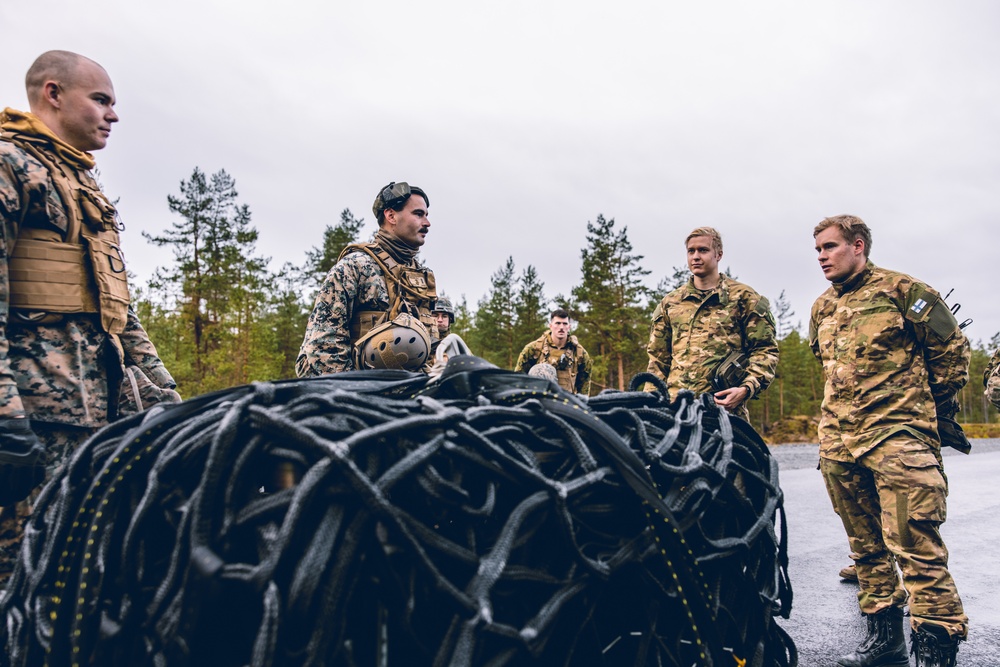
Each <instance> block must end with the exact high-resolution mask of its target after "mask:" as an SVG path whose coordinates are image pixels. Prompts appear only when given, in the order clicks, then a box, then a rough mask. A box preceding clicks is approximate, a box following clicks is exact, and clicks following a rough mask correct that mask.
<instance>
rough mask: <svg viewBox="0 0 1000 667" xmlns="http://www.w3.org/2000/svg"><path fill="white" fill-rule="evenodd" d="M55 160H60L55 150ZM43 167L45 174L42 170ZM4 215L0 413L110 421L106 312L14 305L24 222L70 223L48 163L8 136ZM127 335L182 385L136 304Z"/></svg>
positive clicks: (162, 378) (0, 180) (0, 155)
mask: <svg viewBox="0 0 1000 667" xmlns="http://www.w3.org/2000/svg"><path fill="white" fill-rule="evenodd" d="M52 159H53V160H56V161H58V158H56V157H55V155H52ZM66 168H67V169H72V168H73V167H71V166H70V165H66ZM40 173H44V174H45V175H46V176H45V179H40V178H38V177H37V176H38V174H40ZM86 177H87V178H89V176H86ZM0 222H2V225H0V226H2V230H0V234H2V236H0V418H4V419H6V418H11V417H19V416H22V415H26V416H27V417H29V418H31V419H32V420H34V421H41V422H51V423H58V424H73V425H76V426H83V427H91V428H94V427H100V426H104V425H105V424H107V423H108V421H109V415H108V399H109V388H108V381H109V378H108V367H107V366H108V348H109V347H110V346H111V344H110V342H109V341H108V334H107V333H105V332H104V330H103V329H102V328H101V323H100V316H99V315H98V314H96V313H81V314H70V315H56V316H53V317H50V318H48V319H53V320H56V321H53V322H50V323H46V324H29V323H23V322H21V321H19V320H17V319H16V318H12V317H11V313H10V312H9V304H10V298H9V295H10V283H9V275H8V270H7V266H8V263H7V258H8V257H9V256H10V253H11V251H12V250H13V248H14V245H15V244H16V243H17V238H18V234H19V231H20V229H21V227H22V225H23V226H44V227H53V226H54V227H55V228H57V229H66V226H67V223H66V211H65V209H64V207H63V203H62V200H61V199H60V197H59V194H58V192H57V191H56V188H55V187H54V186H53V185H52V183H51V179H49V178H48V171H47V170H46V168H45V166H44V165H42V164H41V163H40V162H38V160H36V159H35V158H33V157H32V156H31V155H29V154H28V153H26V152H24V151H23V150H21V149H20V148H18V147H17V146H15V145H14V144H12V143H10V142H8V141H0ZM120 338H121V342H122V347H123V348H124V350H125V354H126V355H127V357H128V358H129V359H130V360H131V362H132V363H133V364H135V365H138V366H139V367H140V368H141V369H142V371H143V373H144V374H145V375H146V376H147V377H149V378H151V379H153V381H154V382H157V383H158V384H160V386H161V387H165V388H173V387H174V386H176V385H175V384H174V381H173V378H171V377H170V374H169V373H168V372H167V370H166V368H164V366H163V362H162V361H161V360H160V358H159V357H158V356H157V355H156V349H155V348H154V347H153V344H152V343H151V342H150V340H149V337H148V336H147V335H146V332H145V331H144V330H143V328H142V325H141V324H140V323H139V319H138V317H136V314H135V312H134V311H133V310H132V309H131V308H129V309H128V318H127V322H126V327H125V331H124V332H123V333H122V334H121V336H120ZM111 358H112V363H114V361H113V354H112V355H111ZM112 377H113V383H114V387H113V388H112V391H114V392H115V394H116V395H117V394H118V392H119V390H120V380H121V372H120V371H119V370H118V369H114V371H113V373H112Z"/></svg>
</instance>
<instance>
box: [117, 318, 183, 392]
mask: <svg viewBox="0 0 1000 667" xmlns="http://www.w3.org/2000/svg"><path fill="white" fill-rule="evenodd" d="M119 338H120V339H121V342H122V349H123V350H124V351H125V356H126V364H128V362H129V361H131V362H132V364H134V365H135V366H138V367H139V369H140V370H141V371H142V373H143V375H145V376H146V377H148V378H149V379H150V381H151V382H152V383H153V384H155V385H156V386H157V387H160V388H161V389H175V388H176V387H177V383H176V382H174V378H173V376H171V375H170V373H169V371H167V367H166V366H164V364H163V360H162V359H160V356H159V355H158V354H157V352H156V347H155V346H154V345H153V341H151V340H150V339H149V334H147V333H146V330H145V329H144V328H143V326H142V322H140V321H139V316H138V315H136V312H135V310H133V309H132V306H129V307H128V319H127V320H126V322H125V331H123V332H122V333H121V334H120V335H119Z"/></svg>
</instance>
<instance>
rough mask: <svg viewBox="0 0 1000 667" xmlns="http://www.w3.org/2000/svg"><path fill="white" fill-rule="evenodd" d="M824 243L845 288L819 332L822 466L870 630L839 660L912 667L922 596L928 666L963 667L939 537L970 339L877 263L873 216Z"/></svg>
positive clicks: (835, 288) (850, 664) (814, 320)
mask: <svg viewBox="0 0 1000 667" xmlns="http://www.w3.org/2000/svg"><path fill="white" fill-rule="evenodd" d="M813 236H814V237H815V239H816V251H817V252H818V253H819V263H820V267H821V268H822V270H823V275H824V276H825V277H826V279H827V280H829V281H830V282H831V283H832V285H831V287H830V289H828V290H827V291H826V292H825V293H823V295H822V296H820V297H819V299H817V300H816V303H815V304H814V305H813V308H812V316H811V319H810V324H809V340H810V345H811V346H812V349H813V352H814V353H815V354H816V356H817V358H819V360H820V361H821V362H822V364H823V372H824V375H825V377H826V387H825V390H824V394H823V405H822V408H821V417H820V424H819V438H820V470H821V472H822V473H823V478H824V480H825V482H826V487H827V491H828V493H829V495H830V499H831V500H832V501H833V505H834V509H835V510H836V512H837V514H838V515H839V516H840V518H841V521H842V522H843V524H844V528H845V529H846V531H847V537H848V542H849V544H850V547H851V551H852V554H851V557H852V558H853V559H854V561H855V564H856V566H857V574H858V580H859V586H860V591H859V593H858V602H859V605H860V607H861V612H862V613H863V614H864V615H865V617H866V619H867V624H868V635H867V637H866V638H865V640H864V641H863V642H862V643H861V644H860V645H859V646H858V648H857V649H856V650H855V651H854V652H853V653H851V654H850V655H846V656H844V657H842V658H841V659H840V662H839V664H840V665H843V666H844V667H871V666H874V665H906V664H908V657H907V652H906V646H905V643H904V639H903V604H904V602H906V601H907V593H909V602H908V604H909V608H910V624H911V626H912V627H913V634H912V637H913V652H914V653H916V656H917V666H918V667H932V666H933V667H949V666H950V667H953V666H954V665H955V659H956V652H957V650H958V641H959V640H960V639H963V638H965V636H966V634H967V632H968V618H967V617H966V615H965V612H964V610H963V608H962V601H961V599H960V598H959V596H958V590H957V589H956V587H955V582H954V580H953V579H952V577H951V574H950V573H949V572H948V551H947V549H946V548H945V545H944V541H943V540H942V539H941V533H940V530H939V528H940V525H941V524H942V523H943V522H944V519H945V497H946V495H947V484H946V482H945V478H944V476H943V473H942V468H941V440H940V436H939V431H938V428H939V425H938V421H939V420H938V417H939V416H940V417H948V418H950V417H952V416H953V415H954V412H955V411H956V410H957V407H958V404H957V401H956V395H957V394H958V391H959V390H960V389H961V388H962V387H963V386H964V385H965V383H966V382H967V381H968V377H969V358H970V350H969V342H968V341H967V340H966V338H965V336H964V335H962V332H961V330H960V329H959V327H958V324H957V322H956V321H955V318H954V316H953V315H952V313H951V311H950V310H949V309H948V307H947V306H946V305H945V303H944V301H943V300H942V299H941V297H940V295H938V293H937V292H935V291H934V290H933V289H931V288H930V287H928V286H927V285H926V284H924V283H921V282H920V281H918V280H915V279H913V278H911V277H910V276H907V275H905V274H902V273H897V272H895V271H889V270H887V269H882V268H879V267H877V266H875V265H874V264H872V263H871V262H870V261H869V260H868V253H869V251H870V249H871V231H870V230H869V229H868V226H867V225H865V223H864V222H863V221H862V220H861V219H860V218H856V217H854V216H850V215H841V216H837V217H834V218H826V219H825V220H823V221H822V222H820V223H819V224H818V225H817V226H816V229H815V230H814V232H813ZM894 560H895V562H896V563H898V565H899V568H900V571H901V572H902V574H903V581H902V586H901V585H900V582H899V580H898V578H897V575H896V568H895V566H894V564H893V561H894Z"/></svg>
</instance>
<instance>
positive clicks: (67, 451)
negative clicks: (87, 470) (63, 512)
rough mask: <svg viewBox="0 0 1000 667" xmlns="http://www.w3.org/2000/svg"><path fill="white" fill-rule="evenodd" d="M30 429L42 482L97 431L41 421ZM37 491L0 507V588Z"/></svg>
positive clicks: (19, 541)
mask: <svg viewBox="0 0 1000 667" xmlns="http://www.w3.org/2000/svg"><path fill="white" fill-rule="evenodd" d="M31 430H33V431H34V432H35V434H36V435H37V436H38V439H39V440H41V441H42V443H43V444H44V445H45V451H46V467H47V470H46V473H45V481H48V480H49V479H51V478H52V476H53V475H54V474H55V473H56V472H57V471H58V469H59V466H61V465H62V464H63V463H64V462H65V461H66V460H67V459H68V458H69V457H70V456H71V455H72V453H73V452H74V451H75V450H76V448H77V446H78V445H80V444H81V443H83V441H84V440H86V439H87V438H89V437H90V436H91V435H93V434H94V433H95V432H96V431H97V429H91V428H76V427H73V426H67V425H63V424H48V423H45V422H32V423H31ZM39 491H41V487H38V488H37V489H35V490H34V491H33V492H32V493H31V495H30V496H28V498H27V499H25V500H22V501H21V502H19V503H17V504H16V505H11V506H9V507H0V590H3V588H4V587H5V586H6V583H7V579H8V578H10V574H11V572H13V571H14V564H15V563H16V562H17V555H18V552H20V550H21V540H22V539H23V538H24V525H25V524H26V523H27V522H28V517H29V516H30V515H31V505H32V502H33V501H34V499H35V498H37V497H38V492H39Z"/></svg>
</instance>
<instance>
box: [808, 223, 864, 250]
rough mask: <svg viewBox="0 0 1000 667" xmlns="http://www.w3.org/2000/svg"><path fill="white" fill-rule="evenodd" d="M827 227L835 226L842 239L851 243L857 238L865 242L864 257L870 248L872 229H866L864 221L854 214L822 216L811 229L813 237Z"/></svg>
mask: <svg viewBox="0 0 1000 667" xmlns="http://www.w3.org/2000/svg"><path fill="white" fill-rule="evenodd" d="M829 227H836V228H837V229H839V230H840V235H841V236H843V237H844V240H845V241H847V242H848V243H851V244H853V243H854V242H855V241H857V240H858V239H861V240H862V241H864V242H865V259H868V253H870V252H871V250H872V230H870V229H868V225H866V224H865V221H864V220H862V219H861V218H859V217H858V216H856V215H835V216H833V217H832V218H823V220H822V221H820V223H819V224H818V225H816V228H815V229H813V238H816V237H817V236H819V233H820V232H821V231H823V230H824V229H828V228H829Z"/></svg>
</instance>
